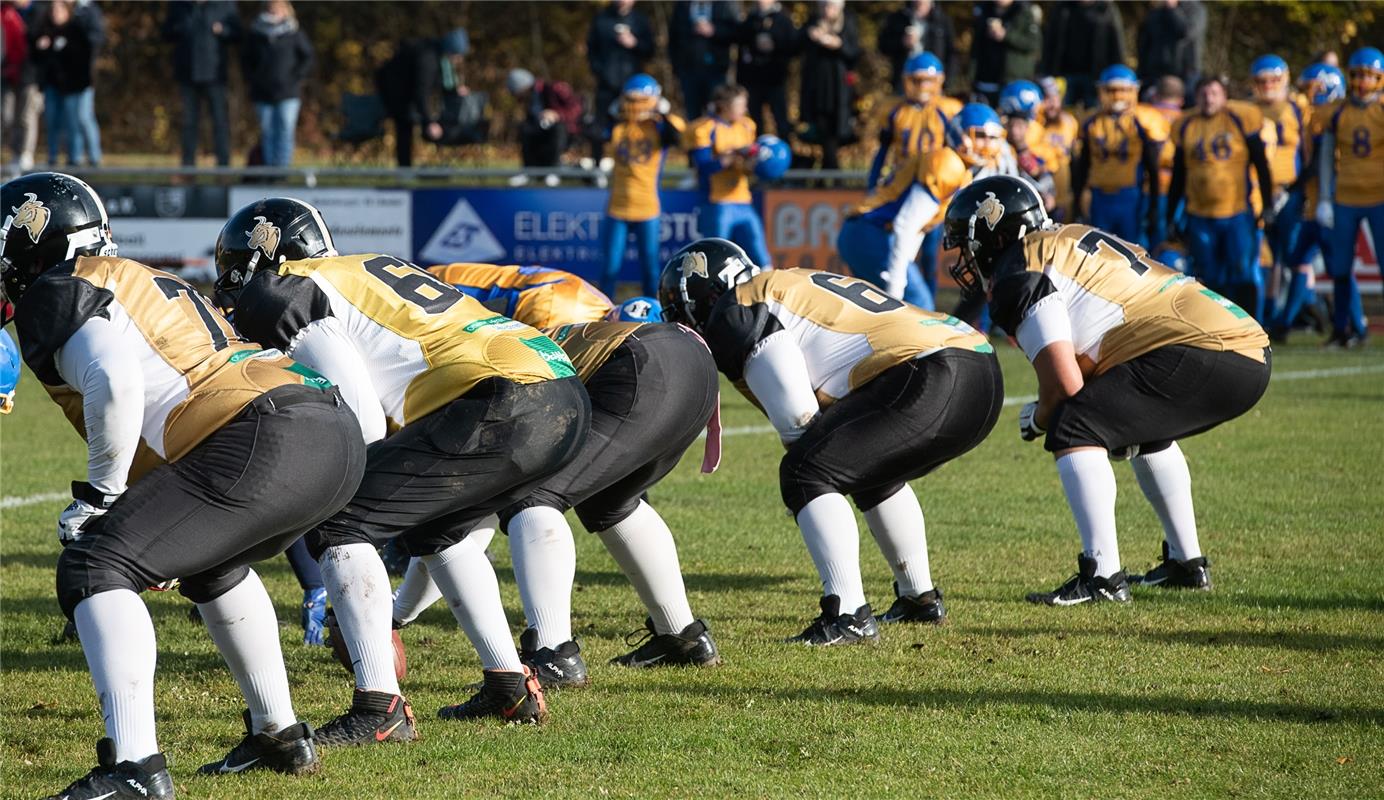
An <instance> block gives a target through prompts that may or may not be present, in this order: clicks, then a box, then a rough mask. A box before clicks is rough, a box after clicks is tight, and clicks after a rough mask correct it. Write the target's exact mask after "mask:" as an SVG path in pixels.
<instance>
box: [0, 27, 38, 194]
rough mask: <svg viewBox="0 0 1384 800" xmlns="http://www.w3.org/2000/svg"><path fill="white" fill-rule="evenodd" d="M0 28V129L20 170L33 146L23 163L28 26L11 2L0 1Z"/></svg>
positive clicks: (30, 156)
mask: <svg viewBox="0 0 1384 800" xmlns="http://www.w3.org/2000/svg"><path fill="white" fill-rule="evenodd" d="M0 29H3V31H4V45H3V47H4V50H3V63H0V129H3V131H4V142H3V144H4V145H6V146H8V147H9V148H10V152H11V153H12V154H13V156H14V162H13V163H14V164H15V165H16V166H18V168H19V169H20V170H25V169H28V168H29V167H32V166H33V164H34V150H33V146H32V145H31V146H30V147H29V149H28V151H27V153H28V163H25V160H24V156H25V153H26V151H25V149H24V145H25V139H26V138H27V135H26V133H27V132H26V131H25V130H24V126H23V125H22V123H21V120H22V118H23V115H24V104H25V103H26V102H27V97H26V96H25V95H26V92H27V91H28V87H27V86H26V85H25V73H26V72H30V71H31V70H30V67H29V34H28V26H27V25H25V24H24V18H23V17H22V16H21V15H20V13H19V9H18V8H16V7H15V4H14V3H10V2H3V3H0Z"/></svg>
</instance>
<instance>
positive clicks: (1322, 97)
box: [1298, 63, 1346, 106]
mask: <svg viewBox="0 0 1384 800" xmlns="http://www.w3.org/2000/svg"><path fill="white" fill-rule="evenodd" d="M1298 86H1299V87H1300V88H1301V89H1302V90H1303V91H1304V92H1306V93H1307V98H1308V99H1309V100H1311V101H1312V105H1314V106H1323V105H1326V104H1327V103H1334V102H1336V101H1337V100H1341V99H1343V98H1344V97H1345V96H1346V76H1345V75H1344V74H1343V73H1342V72H1341V71H1340V70H1339V69H1337V68H1335V67H1333V66H1331V65H1330V64H1320V63H1319V64H1313V65H1312V66H1310V67H1308V68H1307V69H1304V70H1303V71H1302V74H1301V75H1299V76H1298Z"/></svg>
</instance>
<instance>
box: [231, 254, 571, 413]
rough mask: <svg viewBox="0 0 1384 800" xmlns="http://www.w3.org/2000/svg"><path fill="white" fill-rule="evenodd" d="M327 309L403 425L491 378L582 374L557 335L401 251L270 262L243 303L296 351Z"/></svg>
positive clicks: (240, 316) (243, 309) (247, 322)
mask: <svg viewBox="0 0 1384 800" xmlns="http://www.w3.org/2000/svg"><path fill="white" fill-rule="evenodd" d="M327 317H335V318H336V319H337V320H339V321H340V323H341V326H342V327H343V328H344V330H345V333H346V335H347V336H348V337H349V338H350V340H351V344H352V345H353V346H354V347H355V349H356V351H357V352H358V353H359V354H360V356H361V360H362V361H364V362H365V365H366V368H367V369H368V370H369V374H368V376H367V377H368V378H369V379H370V381H371V384H372V386H373V387H374V389H375V393H376V395H377V396H378V397H379V399H380V404H381V406H382V407H383V409H384V412H385V416H386V417H387V418H388V420H389V422H390V423H391V424H392V425H393V426H396V427H402V426H404V425H407V424H408V423H410V422H413V421H414V420H417V419H419V418H421V417H424V416H427V415H428V414H430V413H432V412H433V411H436V410H437V409H439V408H442V407H443V406H445V405H447V404H448V403H450V402H451V401H453V400H455V399H456V398H458V397H461V396H462V395H464V394H466V392H467V391H469V390H470V389H471V388H472V387H474V386H475V385H476V384H478V383H480V382H481V381H483V380H486V379H487V378H504V379H506V380H510V381H513V382H514V383H521V384H527V383H538V382H540V381H547V380H553V379H555V378H565V377H570V376H572V375H573V374H575V373H574V371H573V369H572V363H571V362H570V361H568V360H567V356H566V355H564V354H563V352H562V348H560V347H558V346H557V345H555V344H553V342H552V340H551V339H549V338H548V337H546V336H544V335H543V334H541V333H539V332H538V331H537V330H534V329H533V328H531V327H529V326H528V325H525V324H524V323H522V322H516V321H514V320H512V319H510V318H509V317H505V316H501V315H498V314H496V313H495V312H493V311H491V310H490V309H488V308H486V307H485V306H483V305H481V304H480V302H478V301H477V300H475V299H473V298H471V297H468V296H466V295H465V294H463V293H461V292H459V291H457V290H456V289H454V288H453V287H451V286H449V285H448V284H446V283H443V282H442V281H441V280H439V279H438V278H437V277H436V276H434V275H432V274H430V273H428V272H426V271H424V270H422V269H419V268H418V267H415V266H413V265H412V264H408V263H406V262H404V261H400V260H399V259H397V258H394V257H392V256H385V255H375V254H366V255H352V256H335V257H331V258H313V259H305V260H303V261H288V262H285V263H283V264H281V265H279V268H278V269H277V270H274V271H269V270H260V271H259V272H256V273H255V275H254V277H253V278H252V279H251V280H250V283H249V284H248V285H247V286H246V287H245V289H244V291H242V292H241V294H240V298H239V300H238V301H237V303H236V308H235V323H236V327H238V328H240V329H241V330H242V331H244V332H246V333H248V334H250V335H252V336H255V337H256V338H259V339H261V340H263V341H266V342H273V343H274V346H276V347H280V348H283V349H285V350H287V351H288V352H290V353H291V352H292V350H291V345H292V343H293V341H294V338H295V337H296V336H297V335H298V334H299V333H300V332H301V331H302V330H303V329H305V328H307V327H308V326H309V325H311V324H312V323H314V322H316V321H318V320H321V319H325V318H327Z"/></svg>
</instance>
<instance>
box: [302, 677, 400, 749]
mask: <svg viewBox="0 0 1384 800" xmlns="http://www.w3.org/2000/svg"><path fill="white" fill-rule="evenodd" d="M417 738H418V729H417V727H416V726H415V725H414V719H413V708H412V707H411V706H410V705H409V704H408V701H407V700H405V699H404V698H403V696H402V695H397V694H389V693H387V692H366V691H361V690H360V689H357V690H355V693H354V694H353V695H352V697H351V709H350V710H349V711H347V712H346V713H345V714H342V715H341V716H339V717H337V718H336V719H334V720H332V721H331V722H328V723H327V724H326V725H323V726H322V727H320V728H318V729H317V732H316V733H315V734H313V739H314V740H315V741H316V743H317V746H318V747H337V746H342V745H362V744H375V743H376V742H411V741H413V740H414V739H417Z"/></svg>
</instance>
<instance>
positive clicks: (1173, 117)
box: [1153, 105, 1182, 197]
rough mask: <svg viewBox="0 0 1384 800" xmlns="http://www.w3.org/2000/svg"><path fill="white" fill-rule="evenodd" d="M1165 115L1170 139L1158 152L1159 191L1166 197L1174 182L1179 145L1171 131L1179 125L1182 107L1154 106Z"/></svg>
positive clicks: (1155, 109) (1164, 118)
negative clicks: (1175, 143)
mask: <svg viewBox="0 0 1384 800" xmlns="http://www.w3.org/2000/svg"><path fill="white" fill-rule="evenodd" d="M1153 110H1154V111H1157V112H1158V113H1159V115H1160V116H1162V117H1163V121H1164V123H1166V124H1167V128H1166V129H1165V130H1167V131H1169V136H1168V141H1166V142H1164V143H1163V148H1162V150H1160V151H1159V154H1158V191H1159V193H1160V194H1162V195H1163V196H1164V197H1167V196H1168V189H1169V187H1171V186H1172V183H1173V157H1174V156H1176V155H1177V147H1176V145H1174V144H1173V141H1172V135H1171V132H1172V130H1173V129H1174V128H1176V127H1177V123H1178V121H1179V120H1181V119H1182V109H1180V108H1169V107H1167V106H1157V105H1156V106H1153Z"/></svg>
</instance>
